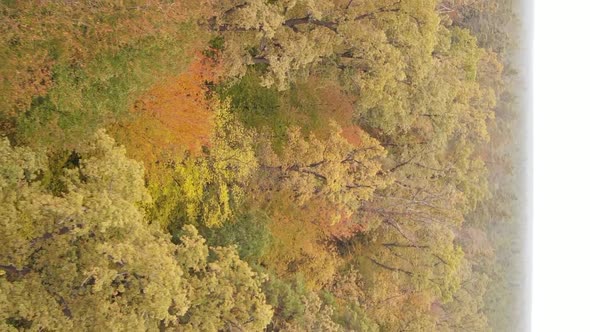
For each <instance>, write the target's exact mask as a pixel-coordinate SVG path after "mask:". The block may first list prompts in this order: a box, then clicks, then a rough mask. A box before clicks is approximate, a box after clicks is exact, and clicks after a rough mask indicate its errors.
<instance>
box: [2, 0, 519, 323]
mask: <svg viewBox="0 0 590 332" xmlns="http://www.w3.org/2000/svg"><path fill="white" fill-rule="evenodd" d="M0 11H1V16H0V32H1V33H0V78H1V82H0V96H1V98H0V131H1V132H0V134H1V135H2V136H3V137H2V138H1V141H0V239H1V241H2V243H3V247H2V248H1V249H0V329H1V330H8V331H13V330H15V331H16V330H18V331H20V330H43V331H46V330H59V331H63V330H97V331H111V330H112V331H119V330H124V331H127V330H129V331H138V330H162V331H163V330H197V331H219V330H223V331H263V330H265V331H279V330H281V331H282V330H286V331H489V330H494V331H509V330H513V329H515V328H516V329H517V328H518V326H519V325H518V324H520V323H521V322H520V321H519V319H520V317H519V311H518V310H519V305H520V302H519V301H520V299H519V297H518V295H517V294H518V291H519V283H520V282H522V275H523V274H522V270H521V268H520V266H519V264H520V256H519V255H520V254H519V250H520V243H521V242H520V238H519V236H520V231H521V230H520V227H521V226H520V223H519V222H518V220H519V217H520V216H519V215H518V212H517V196H518V194H519V190H520V187H519V184H518V183H519V179H518V173H517V172H514V171H513V170H514V168H515V167H516V166H517V164H518V162H519V160H518V158H517V156H518V153H519V152H518V151H517V150H516V149H515V144H514V140H515V131H516V130H517V129H518V126H519V117H518V112H517V111H516V110H517V106H518V100H517V98H516V96H515V94H514V91H515V90H516V87H517V85H518V80H517V78H518V75H517V70H516V66H515V65H514V64H513V62H512V58H513V56H514V46H515V45H517V44H518V40H517V39H516V38H514V35H515V34H516V33H517V31H518V29H517V23H516V19H515V17H514V14H513V11H512V3H511V1H509V0H494V1H467V0H465V1H436V0H399V1H397V2H396V1H385V0H383V1H365V0H359V1H356V0H331V1H320V0H289V1H288V0H276V1H269V0H251V1H229V0H221V1H176V2H170V1H152V0H145V1H143V0H142V1H120V2H117V4H113V3H111V2H102V1H81V2H69V1H67V2H66V1H63V2H62V1H49V2H48V1H30V2H24V1H23V2H21V1H14V2H13V1H3V2H2V4H0Z"/></svg>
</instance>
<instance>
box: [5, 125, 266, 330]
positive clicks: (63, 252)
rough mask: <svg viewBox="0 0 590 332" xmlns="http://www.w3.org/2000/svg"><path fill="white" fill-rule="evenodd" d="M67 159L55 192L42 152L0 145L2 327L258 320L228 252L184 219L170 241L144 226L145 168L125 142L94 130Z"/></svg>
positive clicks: (252, 290) (255, 323)
mask: <svg viewBox="0 0 590 332" xmlns="http://www.w3.org/2000/svg"><path fill="white" fill-rule="evenodd" d="M72 159H74V162H73V164H72V165H71V168H70V169H67V170H65V171H64V176H63V178H62V179H60V180H61V181H63V182H64V183H65V189H64V190H63V192H61V193H58V194H53V193H51V192H50V191H49V190H48V189H47V188H45V187H44V185H43V183H44V182H43V181H42V179H43V177H44V174H47V172H48V169H47V160H46V158H45V156H43V155H42V154H39V153H35V152H33V151H31V150H29V149H26V148H12V147H10V145H9V143H8V142H7V141H6V140H3V141H2V142H1V143H0V174H1V177H0V189H1V190H0V207H1V208H0V211H1V212H0V213H1V214H2V218H0V219H1V221H0V234H1V235H0V236H1V240H2V241H3V243H5V244H6V245H4V246H3V247H2V249H1V250H0V271H1V275H0V289H2V291H1V292H0V294H2V295H1V296H0V308H1V310H0V312H1V314H0V324H2V325H1V327H2V329H3V330H17V329H21V328H31V329H36V330H44V329H52V330H78V329H85V330H155V329H158V328H166V327H174V326H178V325H186V324H191V325H192V326H204V327H207V328H209V329H215V330H218V329H223V328H225V329H229V328H230V325H232V326H234V325H235V326H238V327H240V328H242V329H245V330H260V329H262V328H263V327H264V326H266V324H267V323H268V322H269V320H270V316H271V311H270V307H269V306H268V305H266V304H265V298H264V295H263V293H262V291H261V289H260V286H261V276H259V275H258V274H256V273H254V272H253V271H252V270H251V269H250V268H249V267H248V265H247V264H246V263H245V262H243V261H240V260H239V258H238V255H237V253H236V252H235V249H233V248H221V247H219V248H212V249H209V248H208V247H207V246H206V245H205V243H204V239H203V238H201V237H200V236H199V235H198V234H197V231H196V229H195V228H194V227H192V226H187V227H185V228H184V229H183V233H182V236H181V237H180V244H178V245H175V244H173V243H172V242H171V241H170V240H169V237H168V236H167V235H165V234H163V233H162V232H161V231H160V230H159V229H158V228H157V227H154V226H150V225H149V224H148V223H147V222H146V220H145V219H144V215H143V212H142V210H141V209H140V208H139V207H138V205H139V204H142V203H145V202H146V201H148V200H149V195H148V192H147V190H146V188H145V186H144V183H143V181H144V180H143V169H142V167H141V166H140V164H139V163H137V162H136V161H133V160H130V159H127V158H126V157H125V150H124V149H123V148H121V147H117V146H115V145H114V141H113V140H112V139H111V138H109V137H108V136H106V134H105V133H104V132H99V133H98V134H96V136H95V138H94V139H93V140H92V141H91V142H89V143H88V144H87V145H86V146H85V147H84V148H83V149H81V150H80V151H77V153H76V154H75V157H74V156H73V158H72ZM205 290H206V291H205ZM213 299H215V300H214V301H215V304H216V305H215V306H212V305H211V306H209V305H208V303H210V302H209V301H213ZM195 312H207V315H198V314H195Z"/></svg>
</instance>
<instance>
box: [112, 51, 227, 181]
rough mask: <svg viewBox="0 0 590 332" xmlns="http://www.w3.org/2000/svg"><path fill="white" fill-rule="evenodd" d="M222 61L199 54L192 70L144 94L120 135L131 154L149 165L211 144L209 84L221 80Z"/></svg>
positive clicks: (123, 125)
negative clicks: (216, 61) (219, 62)
mask: <svg viewBox="0 0 590 332" xmlns="http://www.w3.org/2000/svg"><path fill="white" fill-rule="evenodd" d="M220 67H221V66H220V65H219V64H217V63H215V62H214V61H213V60H211V59H209V58H206V57H203V56H197V57H196V60H195V61H194V62H193V63H192V64H191V65H190V67H189V68H188V70H186V71H185V72H183V73H182V74H180V75H178V76H176V77H172V78H170V79H167V80H165V81H164V82H162V83H161V84H158V85H156V86H154V87H153V88H152V89H151V90H149V91H148V92H147V93H145V94H144V95H143V96H142V97H140V98H139V99H138V100H137V101H136V102H135V105H134V106H133V108H132V110H131V117H130V119H129V120H128V121H126V122H124V123H121V124H119V128H118V130H117V136H118V137H119V138H120V139H121V140H122V141H123V142H124V143H125V145H126V146H127V148H128V150H129V154H130V156H132V157H133V158H136V159H139V160H142V161H144V162H145V163H146V164H147V165H148V169H149V165H150V164H152V163H154V162H156V161H157V160H160V159H162V158H167V159H177V158H182V157H183V155H184V154H185V153H190V154H192V155H196V154H199V153H200V151H201V147H202V146H206V145H208V140H209V135H210V134H211V132H212V130H213V113H212V110H211V109H210V100H209V98H208V96H207V84H210V83H215V82H217V80H218V78H219V75H220Z"/></svg>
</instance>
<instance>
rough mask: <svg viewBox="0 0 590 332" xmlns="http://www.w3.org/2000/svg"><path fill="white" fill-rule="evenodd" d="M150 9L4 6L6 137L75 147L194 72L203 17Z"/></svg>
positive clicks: (187, 10) (177, 9)
mask: <svg viewBox="0 0 590 332" xmlns="http://www.w3.org/2000/svg"><path fill="white" fill-rule="evenodd" d="M142 3H143V1H140V2H139V3H138V4H136V6H123V5H115V6H107V5H97V6H94V5H91V4H87V3H76V4H71V5H70V6H61V5H60V4H59V3H58V2H51V1H50V2H44V3H32V2H17V3H15V4H11V5H10V4H9V5H6V4H3V5H0V6H1V7H0V8H1V9H2V14H1V15H2V19H1V20H0V22H1V23H0V26H1V29H2V31H6V32H7V33H3V34H2V37H1V38H0V54H1V56H0V59H2V60H1V61H2V64H1V65H0V68H2V69H1V70H0V78H2V80H1V82H0V95H1V96H2V97H1V98H0V100H1V102H0V109H2V112H0V122H2V125H1V126H0V127H1V128H0V129H1V130H2V133H3V134H5V135H6V134H10V135H11V136H12V137H14V138H15V139H16V140H18V142H19V143H21V144H29V145H40V146H46V147H49V146H65V147H67V148H70V147H74V146H76V143H77V142H79V141H81V140H83V139H85V138H87V137H89V136H90V135H92V133H93V132H94V131H95V130H96V129H97V128H99V127H101V126H104V125H105V124H108V123H111V122H112V121H114V120H115V119H117V118H120V117H121V116H122V115H124V114H125V113H126V112H127V110H128V109H129V106H130V105H131V104H132V102H133V100H134V98H135V97H136V96H137V94H138V93H139V92H141V91H143V90H145V89H147V88H148V87H149V86H150V85H152V84H154V83H155V82H157V81H158V79H159V78H160V77H162V76H165V75H170V74H174V73H176V72H178V71H180V70H181V69H182V68H184V67H186V65H187V64H188V61H190V59H191V54H190V53H191V52H192V51H193V50H194V44H195V43H198V42H199V41H200V38H201V35H200V34H198V33H195V30H196V24H195V22H196V20H197V18H198V17H200V16H201V15H202V12H201V9H198V10H197V8H195V6H194V5H188V4H182V5H177V6H170V4H162V5H161V6H160V5H157V4H155V3H145V4H142ZM139 8H141V9H139ZM164 9H165V10H166V11H167V15H161V11H162V10H164Z"/></svg>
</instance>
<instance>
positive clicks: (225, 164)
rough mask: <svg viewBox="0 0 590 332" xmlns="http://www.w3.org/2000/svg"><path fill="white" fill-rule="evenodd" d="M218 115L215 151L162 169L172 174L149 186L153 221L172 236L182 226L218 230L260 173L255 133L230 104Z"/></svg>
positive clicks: (221, 106) (218, 109)
mask: <svg viewBox="0 0 590 332" xmlns="http://www.w3.org/2000/svg"><path fill="white" fill-rule="evenodd" d="M215 109H216V113H215V132H214V134H213V137H212V138H211V148H210V149H209V150H208V151H206V153H205V154H204V155H203V156H197V157H192V156H187V158H185V159H184V160H182V161H180V162H174V161H172V162H169V163H162V164H163V165H162V166H161V167H165V168H168V172H162V173H163V174H164V176H163V177H162V178H161V179H157V178H156V179H152V182H151V183H150V192H151V194H152V196H153V197H154V202H153V204H152V205H151V206H150V208H149V213H150V220H153V221H156V222H158V223H159V224H161V225H162V226H163V227H165V228H166V227H167V228H168V229H169V230H170V231H171V232H172V233H173V234H174V233H176V232H178V231H179V230H180V229H181V228H182V225H184V224H194V225H205V226H207V227H217V226H220V225H222V224H223V223H224V222H226V221H227V220H228V219H229V218H231V217H233V216H234V209H235V207H236V206H237V205H238V203H239V202H240V200H241V199H242V197H243V190H242V188H243V187H244V186H245V185H246V183H247V182H248V181H249V179H250V177H251V175H252V173H253V172H254V171H255V170H256V168H257V160H256V157H255V155H254V148H253V144H254V136H253V133H252V132H251V131H250V130H248V129H246V128H244V127H243V126H242V125H241V124H240V123H239V122H238V121H237V120H236V119H235V118H234V116H233V115H232V114H231V113H230V112H229V102H219V103H218V104H217V106H216V107H215Z"/></svg>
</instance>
